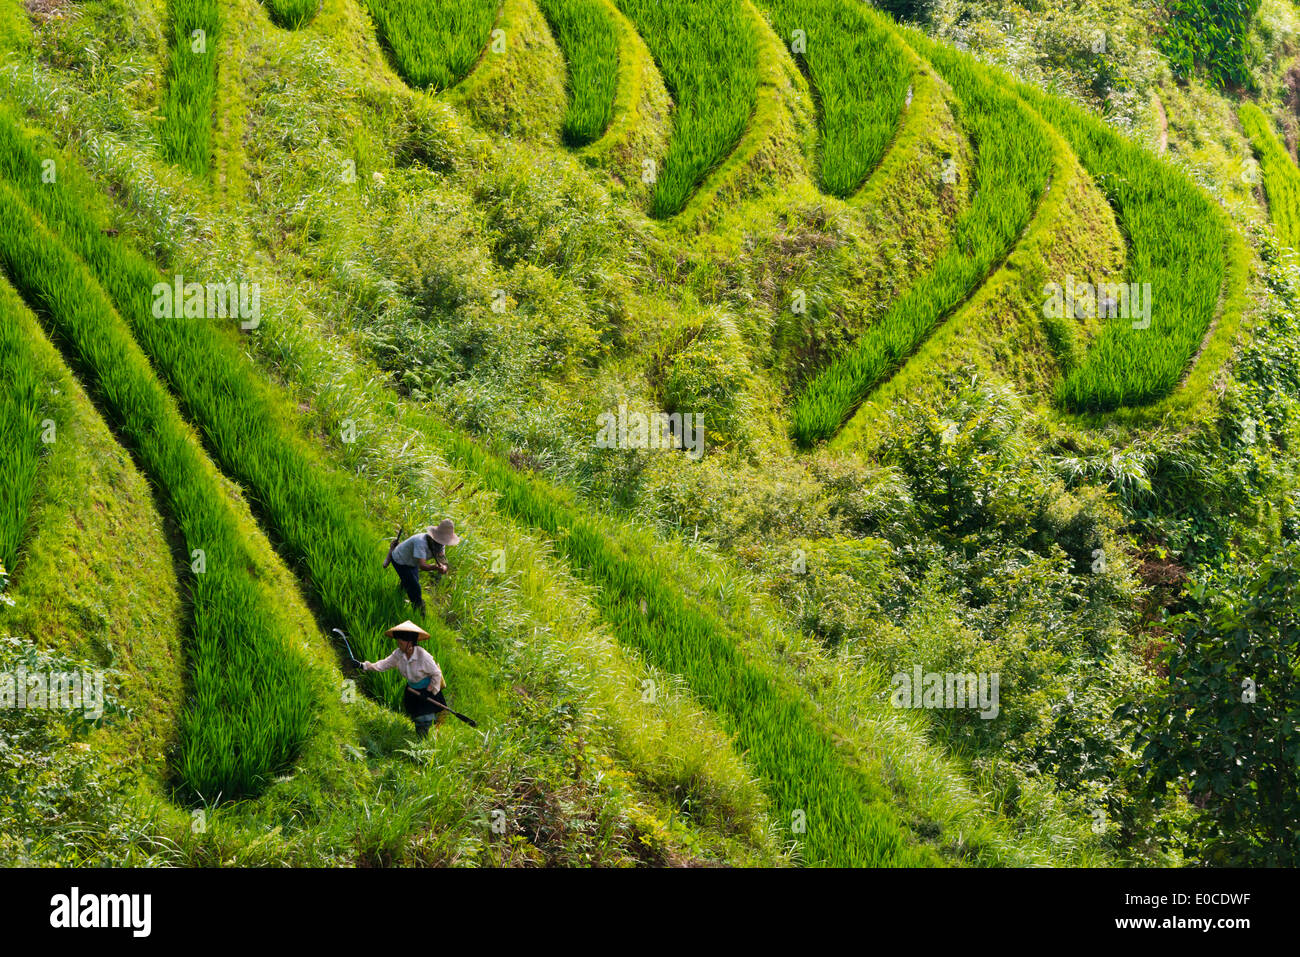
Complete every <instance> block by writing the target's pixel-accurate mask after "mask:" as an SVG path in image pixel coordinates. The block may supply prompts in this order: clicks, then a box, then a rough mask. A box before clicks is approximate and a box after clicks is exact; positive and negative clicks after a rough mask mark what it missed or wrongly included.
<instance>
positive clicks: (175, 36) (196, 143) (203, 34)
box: [159, 0, 221, 178]
mask: <svg viewBox="0 0 1300 957" xmlns="http://www.w3.org/2000/svg"><path fill="white" fill-rule="evenodd" d="M168 10H169V11H170V14H171V43H170V47H169V51H170V52H169V56H170V59H169V62H168V64H167V79H166V90H165V92H164V93H163V99H162V129H161V130H160V132H159V139H160V141H161V143H162V150H163V156H164V157H166V158H167V160H168V161H169V162H172V163H176V164H177V165H178V166H181V167H182V168H184V169H186V170H189V171H190V172H191V173H193V174H194V175H195V176H198V177H201V178H206V177H207V175H208V173H209V172H210V170H211V168H212V121H213V115H214V112H215V102H216V96H217V60H218V56H219V52H220V43H221V8H220V4H218V3H217V0H171V2H170V3H169V4H168Z"/></svg>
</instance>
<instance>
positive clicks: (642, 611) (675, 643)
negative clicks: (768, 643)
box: [431, 426, 939, 866]
mask: <svg viewBox="0 0 1300 957" xmlns="http://www.w3.org/2000/svg"><path fill="white" fill-rule="evenodd" d="M434 428H436V429H437V431H438V434H437V435H436V436H431V437H433V438H436V440H437V441H438V442H439V443H440V444H441V446H442V448H443V450H444V453H445V454H446V455H447V456H448V458H449V459H450V460H451V461H452V462H453V463H455V464H456V465H458V466H460V467H462V468H465V469H468V470H470V471H472V472H474V473H475V474H477V475H478V477H479V478H480V479H481V480H482V481H483V482H484V484H485V485H486V486H487V487H489V488H490V489H492V490H493V491H495V492H496V493H497V495H498V496H499V499H498V502H499V505H500V507H501V508H502V509H503V510H504V511H505V512H506V513H507V514H510V515H512V516H514V517H515V518H516V519H517V520H519V521H521V522H524V523H527V524H528V525H530V526H533V527H535V528H537V529H540V530H542V531H544V532H546V533H548V534H549V535H551V536H553V537H554V540H555V548H556V549H557V551H558V552H559V553H560V554H561V555H562V556H563V557H564V558H565V559H566V560H567V561H568V563H569V566H570V568H571V569H572V570H573V571H574V573H575V574H577V575H579V576H581V577H583V578H585V579H587V580H588V581H590V582H591V583H592V584H593V585H595V586H597V589H598V590H597V591H596V594H595V600H596V602H597V604H598V605H599V607H600V609H601V612H602V615H603V617H604V618H605V620H606V621H608V622H609V623H610V625H611V626H612V628H613V630H614V633H615V636H616V637H617V638H618V640H619V641H620V643H623V644H625V645H627V646H629V647H631V648H633V649H635V650H636V651H638V652H640V653H641V654H642V655H644V656H645V658H646V660H647V661H648V662H649V663H651V664H652V665H654V666H655V667H657V668H660V669H663V670H665V671H669V672H673V673H676V674H679V675H681V676H682V677H683V678H684V679H685V680H686V682H687V683H688V684H689V685H690V687H691V689H692V691H693V692H694V693H695V695H696V696H697V697H698V698H699V699H700V700H701V701H702V702H704V703H705V704H706V705H708V706H709V707H710V708H712V709H713V710H714V711H715V712H716V713H717V714H718V716H719V718H720V720H721V721H722V723H723V724H724V726H725V727H726V728H727V730H728V731H729V732H730V733H731V734H732V735H734V737H735V739H736V742H737V745H738V747H740V748H743V749H744V751H745V752H746V754H747V756H748V758H749V760H750V762H751V763H752V765H753V767H754V768H755V769H756V770H757V771H758V773H759V774H760V776H761V778H762V781H763V785H764V788H765V790H766V791H767V792H768V794H769V796H770V797H771V799H772V801H773V805H774V809H773V818H774V819H775V820H781V821H784V822H789V824H790V825H791V829H792V831H793V833H794V836H795V839H796V840H797V841H798V842H799V844H800V849H801V854H802V856H803V859H804V861H805V862H806V863H810V864H816V865H830V866H918V865H934V864H938V863H939V859H938V856H937V855H936V854H935V853H934V851H933V849H931V848H926V847H922V846H918V845H916V844H914V843H912V842H911V841H910V839H909V838H910V835H909V832H908V830H907V828H906V826H905V825H904V824H903V822H902V821H900V820H899V818H898V815H897V813H896V812H895V810H894V809H893V807H892V805H891V803H890V796H889V794H888V792H887V791H886V789H885V788H884V787H883V786H882V784H881V782H879V781H876V780H871V779H868V778H867V777H865V776H864V775H862V774H861V773H860V772H859V771H858V770H856V769H855V768H853V767H852V766H851V765H850V764H849V763H848V761H847V760H846V758H845V757H844V756H843V755H841V754H840V753H839V751H838V750H837V748H836V744H835V740H834V734H833V732H832V731H831V730H830V729H829V728H828V727H827V726H826V725H825V723H824V722H823V719H822V718H821V717H820V716H819V714H818V713H817V711H816V709H815V708H814V707H813V705H812V704H811V702H810V701H809V700H808V697H807V695H806V694H805V693H804V692H803V691H802V690H801V689H800V688H799V687H798V685H796V684H795V683H793V682H792V681H790V680H789V679H788V678H786V677H785V676H783V675H782V674H781V673H780V672H779V671H777V670H776V669H774V668H773V667H772V666H770V665H768V664H766V663H764V662H761V661H757V660H754V659H751V658H750V657H748V656H747V655H746V654H745V653H744V652H742V651H741V650H740V648H739V645H740V641H741V636H739V635H737V634H736V633H735V632H734V631H732V630H731V626H729V625H728V624H727V623H725V622H724V621H723V620H722V619H720V618H718V617H716V616H715V615H713V614H711V613H710V612H709V610H708V609H707V608H705V607H704V606H702V605H700V604H698V603H697V602H696V601H695V600H693V599H690V598H687V597H685V596H684V595H683V594H682V592H681V591H680V590H679V589H678V588H677V587H676V585H675V584H674V582H673V579H672V575H673V566H672V564H671V563H670V562H667V561H664V560H662V559H658V558H656V557H655V552H654V548H655V544H654V542H652V541H650V540H649V539H648V537H647V538H646V539H641V538H634V537H632V536H630V535H626V536H625V535H623V534H621V532H620V530H618V529H617V528H611V526H610V525H609V523H608V522H605V521H602V520H601V519H600V517H599V516H593V515H590V514H588V513H587V512H586V511H584V510H583V509H582V508H581V507H580V506H578V505H576V504H575V503H573V502H572V500H571V499H570V498H569V497H568V496H567V495H566V493H563V492H561V491H558V490H556V489H555V488H554V487H552V486H550V485H548V484H546V483H544V482H543V481H541V480H540V479H538V478H536V477H533V476H527V475H523V474H521V473H519V472H517V471H516V470H515V469H513V468H512V467H511V466H510V465H509V464H508V462H507V461H506V460H505V458H504V457H503V456H502V455H500V454H498V453H495V452H491V451H487V450H485V449H483V448H482V447H481V446H479V445H477V444H476V443H475V442H473V441H471V440H470V439H468V438H467V437H465V436H464V435H462V434H460V433H459V432H455V431H452V430H450V429H441V428H438V427H437V426H434Z"/></svg>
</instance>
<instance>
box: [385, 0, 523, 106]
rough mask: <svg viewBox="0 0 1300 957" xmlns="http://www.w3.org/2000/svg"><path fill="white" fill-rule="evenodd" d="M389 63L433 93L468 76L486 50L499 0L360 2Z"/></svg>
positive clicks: (414, 82)
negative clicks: (389, 60) (366, 10)
mask: <svg viewBox="0 0 1300 957" xmlns="http://www.w3.org/2000/svg"><path fill="white" fill-rule="evenodd" d="M365 4H366V9H368V10H369V11H370V15H371V16H372V17H374V20H375V27H376V28H377V29H378V31H379V39H380V41H381V42H382V43H383V45H384V46H385V47H387V49H388V51H389V54H390V55H391V56H392V60H393V67H394V68H395V69H396V70H397V72H398V73H399V74H400V75H401V77H402V79H404V80H405V81H406V82H407V83H409V84H410V85H411V86H413V87H415V88H416V89H419V90H429V91H431V92H435V93H436V92H438V91H440V90H445V89H447V88H448V87H452V86H455V85H456V84H457V83H459V82H460V81H461V80H463V79H465V77H466V76H468V75H469V72H470V70H472V69H474V64H476V63H477V62H478V59H479V57H480V56H481V55H482V54H483V51H484V50H485V49H486V48H487V45H488V42H489V37H490V34H491V32H492V25H493V24H494V23H495V22H496V18H497V11H498V9H499V8H500V3H499V2H498V0H365Z"/></svg>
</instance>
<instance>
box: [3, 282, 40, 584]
mask: <svg viewBox="0 0 1300 957" xmlns="http://www.w3.org/2000/svg"><path fill="white" fill-rule="evenodd" d="M11 308H12V304H11V303H10V301H9V298H8V296H5V295H2V294H0V380H3V381H4V383H5V386H4V389H3V390H0V451H2V453H3V454H0V568H4V567H6V566H7V567H9V568H13V567H14V566H15V565H16V564H17V563H18V549H19V547H20V546H21V545H22V541H23V535H24V533H25V531H26V528H27V517H28V513H29V511H30V509H31V502H32V493H33V492H34V491H35V490H36V466H37V464H38V463H39V461H40V456H41V444H42V443H41V431H42V428H41V422H42V419H41V416H40V410H41V399H40V385H41V383H40V380H39V379H38V378H37V368H36V364H35V363H34V362H33V361H32V357H31V355H30V353H29V352H28V351H27V349H26V347H25V345H24V343H23V341H22V338H21V337H22V327H21V326H20V325H19V324H18V322H17V319H16V317H14V316H11V315H10V314H9V310H10V309H11Z"/></svg>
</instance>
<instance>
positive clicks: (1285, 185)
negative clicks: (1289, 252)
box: [1237, 103, 1300, 249]
mask: <svg viewBox="0 0 1300 957" xmlns="http://www.w3.org/2000/svg"><path fill="white" fill-rule="evenodd" d="M1237 116H1238V117H1240V119H1241V125H1242V127H1243V128H1244V129H1245V131H1246V135H1247V136H1249V137H1250V142H1251V146H1253V147H1254V150H1255V155H1256V156H1257V157H1258V159H1259V166H1260V173H1261V175H1262V178H1263V183H1264V192H1265V193H1266V194H1267V196H1268V212H1269V216H1270V217H1271V218H1272V220H1273V223H1274V225H1275V226H1276V227H1277V235H1278V239H1280V240H1281V241H1282V242H1283V243H1285V244H1286V245H1288V246H1290V247H1291V248H1292V249H1300V169H1297V168H1296V165H1295V161H1294V160H1292V159H1291V155H1290V154H1289V153H1288V152H1287V150H1286V147H1285V146H1283V145H1282V143H1281V141H1280V140H1278V138H1277V134H1276V133H1275V132H1274V131H1273V124H1272V122H1271V121H1270V120H1269V118H1268V117H1267V116H1265V115H1264V111H1263V110H1261V109H1260V108H1259V107H1258V106H1256V105H1255V104H1254V103H1243V104H1242V105H1241V107H1240V108H1239V109H1238V110H1237Z"/></svg>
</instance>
